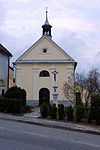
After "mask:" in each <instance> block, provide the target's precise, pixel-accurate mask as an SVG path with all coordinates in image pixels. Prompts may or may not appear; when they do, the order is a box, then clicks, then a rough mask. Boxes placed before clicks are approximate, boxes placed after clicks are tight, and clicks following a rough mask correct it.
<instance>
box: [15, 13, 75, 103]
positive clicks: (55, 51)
mask: <svg viewBox="0 0 100 150" xmlns="http://www.w3.org/2000/svg"><path fill="white" fill-rule="evenodd" d="M47 13H48V12H47V11H46V21H45V23H44V25H43V26H42V30H43V33H42V37H41V38H40V39H39V40H38V41H36V42H35V43H34V44H33V45H32V46H31V47H30V48H29V49H28V50H27V51H26V52H25V53H24V54H23V55H22V56H20V57H19V58H18V59H17V60H16V61H15V62H14V65H15V66H16V79H15V82H16V85H17V86H18V87H21V88H23V89H25V90H26V93H27V103H28V104H29V105H41V104H42V103H43V102H47V103H52V102H53V101H54V92H56V93H57V101H58V103H65V102H66V101H67V100H66V98H65V97H64V94H63V90H62V87H63V84H64V83H65V81H67V80H68V79H69V78H70V79H71V82H72V84H74V72H75V68H76V64H77V63H76V62H75V61H74V60H73V59H72V58H71V57H70V56H69V55H68V54H67V53H66V52H65V51H64V50H63V49H61V48H60V47H59V46H58V45H57V44H56V43H55V42H54V41H53V40H52V34H51V28H52V26H51V25H50V24H49V21H48V16H47V15H48V14H47ZM54 71H56V72H57V75H56V87H57V88H56V90H57V91H54V90H55V89H54V85H55V79H54V74H53V72H54Z"/></svg>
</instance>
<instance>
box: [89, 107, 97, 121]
mask: <svg viewBox="0 0 100 150" xmlns="http://www.w3.org/2000/svg"><path fill="white" fill-rule="evenodd" d="M95 119H96V108H95V107H94V106H90V108H89V111H88V122H89V123H91V121H92V120H95Z"/></svg>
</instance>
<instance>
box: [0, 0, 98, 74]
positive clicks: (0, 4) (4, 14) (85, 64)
mask: <svg viewBox="0 0 100 150" xmlns="http://www.w3.org/2000/svg"><path fill="white" fill-rule="evenodd" d="M46 6H48V18H49V23H50V24H51V25H52V39H53V40H54V41H55V42H56V43H57V44H58V45H59V46H60V47H61V48H62V49H64V50H65V51H66V52H67V53H68V54H69V55H70V56H71V57H72V58H73V59H74V60H75V61H76V62H77V63H78V65H77V69H76V71H77V72H80V71H82V70H85V71H88V70H89V69H90V68H91V67H96V68H98V69H100V0H0V43H1V44H3V45H4V46H5V47H6V48H7V49H8V50H9V51H10V52H11V53H12V54H13V58H12V59H11V62H13V61H15V60H16V59H17V58H18V57H19V56H20V55H21V54H22V53H23V52H25V51H26V50H27V48H29V47H30V46H31V45H32V44H33V43H34V42H36V41H37V40H38V39H39V38H40V37H41V36H42V28H41V26H42V25H43V24H44V22H45V7H46Z"/></svg>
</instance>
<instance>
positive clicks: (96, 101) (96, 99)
mask: <svg viewBox="0 0 100 150" xmlns="http://www.w3.org/2000/svg"><path fill="white" fill-rule="evenodd" d="M91 106H95V107H100V95H94V96H92V98H91Z"/></svg>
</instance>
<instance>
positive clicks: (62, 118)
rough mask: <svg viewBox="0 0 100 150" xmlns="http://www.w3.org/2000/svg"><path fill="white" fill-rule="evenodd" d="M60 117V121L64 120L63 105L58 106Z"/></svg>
mask: <svg viewBox="0 0 100 150" xmlns="http://www.w3.org/2000/svg"><path fill="white" fill-rule="evenodd" d="M58 116H59V119H60V120H64V117H65V111H64V105H63V104H59V105H58Z"/></svg>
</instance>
